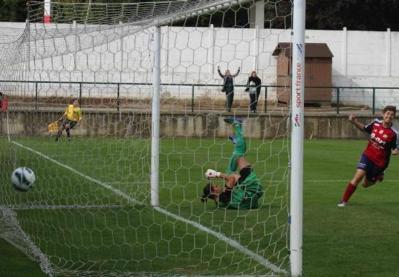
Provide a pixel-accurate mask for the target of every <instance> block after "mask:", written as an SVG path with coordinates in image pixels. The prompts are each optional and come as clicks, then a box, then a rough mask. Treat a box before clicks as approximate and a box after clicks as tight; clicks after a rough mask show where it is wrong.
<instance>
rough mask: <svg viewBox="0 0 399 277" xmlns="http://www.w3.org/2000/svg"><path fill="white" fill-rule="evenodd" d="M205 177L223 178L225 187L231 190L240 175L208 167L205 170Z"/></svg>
mask: <svg viewBox="0 0 399 277" xmlns="http://www.w3.org/2000/svg"><path fill="white" fill-rule="evenodd" d="M205 177H206V178H208V179H212V178H219V179H224V181H225V187H226V189H228V190H231V189H232V188H233V187H234V186H235V184H236V183H237V180H238V179H239V178H240V175H238V174H231V175H228V174H225V173H222V172H218V171H216V170H213V169H208V170H207V171H206V172H205Z"/></svg>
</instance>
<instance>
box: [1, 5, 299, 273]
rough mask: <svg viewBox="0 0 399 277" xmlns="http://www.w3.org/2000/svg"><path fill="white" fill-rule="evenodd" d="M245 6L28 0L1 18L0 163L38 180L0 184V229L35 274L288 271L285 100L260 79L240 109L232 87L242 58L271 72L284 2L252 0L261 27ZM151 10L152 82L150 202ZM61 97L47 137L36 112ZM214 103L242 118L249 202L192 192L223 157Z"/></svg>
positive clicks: (243, 68)
mask: <svg viewBox="0 0 399 277" xmlns="http://www.w3.org/2000/svg"><path fill="white" fill-rule="evenodd" d="M259 5H260V2H255V1H218V0H214V1H209V0H208V1H157V2H150V1H144V2H143V1H140V2H135V3H91V1H89V3H76V2H74V3H73V2H72V1H63V2H59V3H56V2H53V3H52V4H51V16H52V23H50V24H43V23H41V22H42V18H43V12H44V11H43V2H41V1H40V2H35V1H30V4H29V6H28V9H29V18H28V19H29V22H28V23H27V24H26V26H24V27H23V28H20V29H18V30H20V31H19V32H18V31H16V30H14V29H10V28H5V29H7V30H6V32H5V34H8V35H7V36H4V37H2V38H1V39H0V49H1V54H0V69H1V70H0V79H1V82H0V90H1V91H2V92H4V93H5V94H6V95H7V96H8V100H9V111H8V113H2V114H0V116H1V119H2V121H1V130H2V134H3V136H2V137H1V138H0V139H1V144H0V146H1V148H2V149H1V150H2V151H0V153H1V156H0V162H1V164H2V168H4V170H2V172H1V173H0V174H1V180H2V183H3V184H8V183H9V175H10V174H11V172H12V170H13V169H14V168H15V167H17V166H27V167H30V168H32V169H33V170H34V171H35V173H36V175H37V181H36V184H35V187H34V188H33V189H32V190H31V191H29V192H27V193H19V192H16V191H14V190H13V188H12V186H11V185H5V186H1V187H0V191H1V194H0V195H1V196H0V209H1V211H2V215H1V218H0V220H2V222H5V223H4V224H1V227H0V236H1V237H3V238H6V239H7V240H8V241H10V242H11V243H13V244H14V245H17V246H18V247H19V248H20V249H23V251H25V252H26V253H27V255H29V256H30V257H32V258H34V259H35V260H37V261H38V262H39V263H40V264H41V268H42V270H43V271H44V272H46V273H47V274H49V275H57V276H133V275H151V274H155V275H285V274H287V271H288V257H289V254H288V246H287V245H288V242H287V241H288V237H287V234H288V232H287V228H288V223H287V221H288V219H287V218H288V179H289V178H288V164H289V163H288V160H289V153H288V132H289V128H288V126H287V124H288V120H287V119H288V112H287V108H286V107H285V106H282V107H279V106H278V105H277V103H276V89H275V88H271V87H268V88H267V90H266V88H265V87H261V90H260V98H259V100H258V103H257V105H256V107H255V109H257V113H251V110H252V109H253V106H250V104H251V103H250V101H252V100H250V99H252V98H250V96H249V94H250V93H252V92H251V91H249V92H246V91H245V88H246V84H247V79H248V76H249V73H250V72H251V71H253V70H256V71H257V74H258V76H259V77H260V78H261V79H262V82H263V85H265V84H275V80H276V73H275V68H276V67H275V65H276V61H275V59H274V58H273V57H272V52H273V50H274V49H275V47H276V45H277V43H278V42H279V41H289V40H290V31H289V30H288V28H289V27H290V20H291V4H290V1H264V2H263V1H262V2H261V6H260V7H261V8H262V9H264V19H262V20H261V21H262V22H263V26H259V25H258V27H254V25H255V23H256V20H255V19H253V16H252V15H253V13H255V8H259ZM155 25H161V26H162V27H161V39H162V42H161V81H162V86H161V106H160V108H161V121H160V122H161V124H160V138H161V139H160V161H159V162H160V168H159V181H160V184H159V188H160V193H159V199H160V206H159V207H156V208H153V207H151V205H150V172H151V168H150V167H151V128H152V127H151V101H152V97H153V94H152V93H153V88H152V76H153V66H154V64H153V58H154V51H155V47H154V45H153V34H154V28H153V27H154V26H155ZM252 27H254V28H252ZM264 27H265V28H266V29H264ZM17 33H18V35H16V34H17ZM218 66H219V67H220V69H221V72H222V74H224V73H225V70H226V69H230V70H231V71H232V73H233V74H234V73H235V72H236V70H237V69H238V68H240V73H239V75H238V76H237V77H235V80H234V84H235V93H234V101H233V103H232V106H231V107H228V106H227V107H226V93H225V92H221V91H220V90H221V88H222V84H223V80H222V78H220V76H219V74H218V72H217V68H218ZM285 85H288V84H285ZM72 98H77V99H78V100H79V102H80V106H81V109H82V111H83V117H82V120H81V122H80V123H79V124H78V125H77V126H76V127H75V128H73V129H72V130H71V134H72V137H71V140H68V139H67V138H66V135H65V133H63V134H62V137H61V138H60V140H59V141H58V142H55V140H54V138H55V137H54V135H49V133H48V124H49V123H51V122H54V121H55V120H56V119H58V118H59V117H60V116H61V115H62V114H63V113H64V110H65V108H66V106H67V104H68V102H69V101H70V100H71V99H72ZM226 109H229V110H230V111H229V112H228V111H226ZM266 111H267V112H266ZM229 116H236V117H240V118H242V119H243V121H244V123H243V132H244V136H245V139H246V142H247V154H246V159H247V160H248V161H249V162H250V163H251V165H252V167H253V168H254V171H255V172H256V175H257V176H258V178H259V180H260V183H261V186H262V188H263V191H264V194H263V196H262V197H261V198H260V200H259V204H260V207H259V208H257V209H253V210H246V209H239V210H232V209H223V208H216V207H215V206H214V204H212V203H211V202H212V201H210V202H208V203H207V204H204V203H201V201H200V197H201V195H202V189H203V187H204V185H205V183H206V180H205V178H204V172H205V170H206V169H207V168H215V169H217V170H218V171H225V169H226V167H227V165H228V162H229V158H230V156H231V153H232V151H233V147H234V145H233V144H232V143H231V142H230V141H228V139H227V137H228V136H229V135H232V134H233V133H232V128H231V126H230V125H229V124H228V123H226V122H225V121H224V118H226V117H229ZM6 126H8V127H9V128H8V129H7V128H6ZM56 131H57V130H56ZM8 137H9V139H8ZM3 150H4V151H3ZM215 183H216V184H219V185H221V186H223V183H222V182H221V181H220V182H219V181H216V182H215ZM10 230H18V231H15V232H10Z"/></svg>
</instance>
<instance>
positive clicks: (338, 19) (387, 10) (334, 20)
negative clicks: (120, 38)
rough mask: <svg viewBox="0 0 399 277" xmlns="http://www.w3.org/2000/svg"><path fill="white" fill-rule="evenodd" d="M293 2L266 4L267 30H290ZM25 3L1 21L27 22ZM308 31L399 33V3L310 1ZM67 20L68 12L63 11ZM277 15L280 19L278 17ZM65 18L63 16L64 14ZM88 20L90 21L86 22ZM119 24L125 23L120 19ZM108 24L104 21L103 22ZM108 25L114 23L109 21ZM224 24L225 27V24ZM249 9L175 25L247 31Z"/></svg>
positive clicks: (0, 6)
mask: <svg viewBox="0 0 399 277" xmlns="http://www.w3.org/2000/svg"><path fill="white" fill-rule="evenodd" d="M57 2H62V3H86V4H88V3H90V2H91V3H121V2H129V3H132V2H140V1H139V0H91V1H90V0H58V1H57ZM291 2H292V1H289V0H283V1H267V3H266V5H265V28H289V27H290V26H291V16H290V14H291V12H290V4H291ZM25 3H26V0H0V21H25V19H26V18H27V11H26V4H25ZM306 4H307V7H306V9H307V10H306V14H307V15H306V27H307V28H308V29H318V30H339V29H342V28H343V27H347V28H348V29H349V30H369V31H385V30H386V29H387V28H391V30H393V31H398V30H399V20H397V14H398V12H399V1H398V0H380V1H372V0H366V1H365V0H338V1H331V0H307V3H306ZM61 9H64V10H63V11H62V12H65V15H66V17H65V18H68V16H67V15H68V13H71V12H72V11H71V10H70V11H68V8H66V7H63V8H61ZM276 12H277V15H276ZM61 14H62V13H61ZM92 16H95V15H90V14H89V15H88V16H86V14H81V15H79V14H78V15H77V16H75V17H76V18H74V20H76V21H77V22H84V21H85V20H88V21H90V20H92V21H93V22H95V21H96V20H94V19H92V18H91V17H92ZM86 17H87V18H86ZM118 20H123V19H117V20H116V21H115V22H117V21H118ZM104 22H105V21H104ZM108 22H112V19H111V18H110V19H109V20H108ZM222 22H223V23H222ZM248 22H249V14H248V7H247V6H245V5H244V9H242V10H240V11H237V10H235V9H232V10H229V11H228V12H227V13H224V12H216V13H214V14H211V15H202V16H200V17H199V18H198V19H197V18H195V19H188V20H187V21H186V22H178V23H175V25H185V26H208V25H209V24H214V26H216V27H220V26H222V24H223V27H234V26H240V27H248V26H249V24H248Z"/></svg>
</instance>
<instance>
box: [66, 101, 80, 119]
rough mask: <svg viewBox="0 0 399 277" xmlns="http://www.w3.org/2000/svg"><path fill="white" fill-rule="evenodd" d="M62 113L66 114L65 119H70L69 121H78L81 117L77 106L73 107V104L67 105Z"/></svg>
mask: <svg viewBox="0 0 399 277" xmlns="http://www.w3.org/2000/svg"><path fill="white" fill-rule="evenodd" d="M64 115H65V116H66V119H68V120H71V121H80V119H81V118H82V112H81V110H80V108H79V107H75V106H74V105H72V104H71V105H68V107H67V108H66V110H65V113H64Z"/></svg>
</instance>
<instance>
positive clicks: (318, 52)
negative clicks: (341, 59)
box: [272, 42, 334, 58]
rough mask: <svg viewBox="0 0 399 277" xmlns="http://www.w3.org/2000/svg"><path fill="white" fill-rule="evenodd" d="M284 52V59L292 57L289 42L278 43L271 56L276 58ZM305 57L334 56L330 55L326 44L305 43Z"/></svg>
mask: <svg viewBox="0 0 399 277" xmlns="http://www.w3.org/2000/svg"><path fill="white" fill-rule="evenodd" d="M282 51H284V54H285V56H286V57H291V56H292V51H291V42H280V43H279V44H277V47H276V49H274V51H273V54H272V55H273V56H278V55H280V53H281V52H282ZM305 57H306V58H332V57H334V55H333V54H332V53H331V51H330V48H328V45H327V44H326V43H306V44H305Z"/></svg>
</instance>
